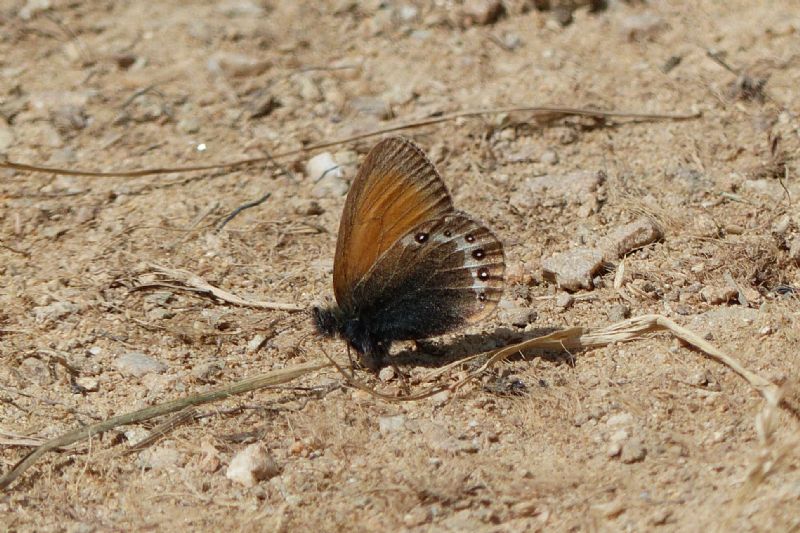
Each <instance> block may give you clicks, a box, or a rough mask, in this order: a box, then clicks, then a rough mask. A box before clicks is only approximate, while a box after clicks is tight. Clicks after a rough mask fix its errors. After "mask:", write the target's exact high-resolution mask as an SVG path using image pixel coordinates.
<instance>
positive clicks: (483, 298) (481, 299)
mask: <svg viewBox="0 0 800 533" xmlns="http://www.w3.org/2000/svg"><path fill="white" fill-rule="evenodd" d="M478 300H480V301H481V302H485V301H486V293H483V292H482V293H480V294H478Z"/></svg>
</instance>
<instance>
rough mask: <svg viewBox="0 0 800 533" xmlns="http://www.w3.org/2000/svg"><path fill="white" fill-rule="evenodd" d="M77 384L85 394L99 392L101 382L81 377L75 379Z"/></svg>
mask: <svg viewBox="0 0 800 533" xmlns="http://www.w3.org/2000/svg"><path fill="white" fill-rule="evenodd" d="M75 384H76V385H77V386H78V387H80V388H81V389H82V390H83V392H97V391H98V390H100V381H99V380H98V379H97V378H92V377H80V378H76V379H75Z"/></svg>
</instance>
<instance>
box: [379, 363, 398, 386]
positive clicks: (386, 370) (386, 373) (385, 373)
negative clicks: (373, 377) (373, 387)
mask: <svg viewBox="0 0 800 533" xmlns="http://www.w3.org/2000/svg"><path fill="white" fill-rule="evenodd" d="M395 374H396V373H395V371H394V368H393V367H391V366H385V367H383V368H381V371H380V372H378V379H380V380H381V381H383V382H384V383H386V382H387V381H391V380H393V379H394V378H395Z"/></svg>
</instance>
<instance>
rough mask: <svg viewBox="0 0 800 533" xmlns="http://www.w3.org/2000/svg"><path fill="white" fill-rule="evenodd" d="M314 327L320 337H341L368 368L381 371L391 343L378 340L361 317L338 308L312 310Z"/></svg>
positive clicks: (316, 308) (334, 306)
mask: <svg viewBox="0 0 800 533" xmlns="http://www.w3.org/2000/svg"><path fill="white" fill-rule="evenodd" d="M311 314H312V318H313V320H314V326H315V327H316V329H317V332H318V333H319V334H320V335H323V336H325V337H341V338H343V339H344V340H345V341H347V344H349V345H350V346H351V347H352V348H353V349H354V350H355V351H356V352H358V354H359V355H360V356H361V362H362V364H363V365H364V366H365V367H366V368H370V369H373V370H376V369H379V368H380V367H381V366H382V364H383V359H384V357H385V355H386V354H387V353H388V349H389V345H390V344H391V341H386V340H383V339H381V338H378V337H377V336H376V335H375V333H374V332H373V331H372V330H371V329H370V327H369V325H368V324H367V322H366V321H364V320H363V319H362V318H361V317H359V316H355V315H353V314H348V313H345V312H344V311H342V310H341V309H340V308H339V307H338V306H336V305H333V306H330V307H314V308H312V309H311Z"/></svg>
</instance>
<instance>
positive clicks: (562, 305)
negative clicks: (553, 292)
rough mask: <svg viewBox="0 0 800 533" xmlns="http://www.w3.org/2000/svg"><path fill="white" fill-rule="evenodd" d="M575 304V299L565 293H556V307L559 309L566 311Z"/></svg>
mask: <svg viewBox="0 0 800 533" xmlns="http://www.w3.org/2000/svg"><path fill="white" fill-rule="evenodd" d="M574 303H575V298H574V297H573V296H572V295H571V294H569V293H566V292H560V293H558V296H556V307H558V308H559V309H563V310H567V309H569V308H570V307H572V305H573V304H574Z"/></svg>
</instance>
